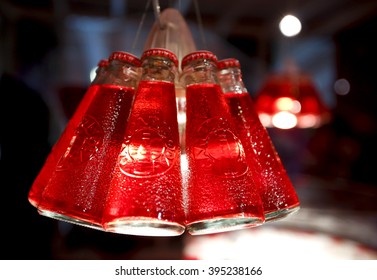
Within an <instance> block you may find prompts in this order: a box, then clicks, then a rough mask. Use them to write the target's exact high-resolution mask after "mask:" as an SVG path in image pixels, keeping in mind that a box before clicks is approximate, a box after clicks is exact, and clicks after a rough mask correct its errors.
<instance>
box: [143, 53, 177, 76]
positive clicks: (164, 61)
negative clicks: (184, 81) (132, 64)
mask: <svg viewBox="0 0 377 280" xmlns="http://www.w3.org/2000/svg"><path fill="white" fill-rule="evenodd" d="M176 72H177V68H176V67H175V65H174V63H173V62H172V61H171V60H170V59H168V58H165V57H154V56H150V57H147V58H145V59H144V60H143V62H142V74H141V80H143V81H165V82H172V83H174V82H175V79H176V77H177V75H176Z"/></svg>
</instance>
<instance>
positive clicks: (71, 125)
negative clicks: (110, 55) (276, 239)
mask: <svg viewBox="0 0 377 280" xmlns="http://www.w3.org/2000/svg"><path fill="white" fill-rule="evenodd" d="M108 64H109V61H108V60H107V59H101V60H100V61H99V62H98V64H97V69H96V76H95V78H94V79H93V81H92V82H91V84H90V85H89V87H88V89H87V90H86V92H85V94H84V96H83V98H82V100H81V101H80V103H79V105H78V107H77V108H76V110H75V112H74V114H73V115H72V117H71V118H70V119H69V121H68V122H67V125H66V127H65V128H64V130H63V132H62V134H61V135H60V137H59V139H58V140H57V142H56V143H55V144H54V146H53V148H52V151H51V152H50V153H49V155H48V157H47V159H46V161H45V164H44V165H43V167H42V169H41V171H40V172H39V174H38V176H37V177H36V179H35V180H34V182H33V185H32V187H31V188H30V190H29V194H28V200H29V202H30V203H31V204H32V205H33V206H34V207H37V206H38V202H39V200H40V197H41V195H42V193H43V190H44V189H45V187H46V185H47V183H48V180H49V179H50V177H51V174H52V173H53V172H54V170H55V167H56V164H57V162H58V160H59V157H58V155H59V154H60V155H62V154H63V151H62V150H61V149H63V150H64V149H65V148H66V145H67V143H68V141H70V140H69V138H70V137H71V135H72V134H73V133H74V130H75V128H76V127H77V125H78V124H79V123H80V121H81V119H82V116H83V115H84V114H85V112H86V109H87V108H88V106H89V104H90V101H91V100H92V98H93V95H94V94H95V92H96V87H95V85H97V84H100V83H101V80H102V76H103V75H104V74H105V73H106V67H107V65H108Z"/></svg>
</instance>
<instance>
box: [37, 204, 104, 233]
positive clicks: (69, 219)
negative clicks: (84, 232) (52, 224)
mask: <svg viewBox="0 0 377 280" xmlns="http://www.w3.org/2000/svg"><path fill="white" fill-rule="evenodd" d="M38 213H39V214H40V215H42V216H45V217H49V218H53V219H56V220H59V221H63V222H68V223H71V224H75V225H79V226H84V227H88V228H91V229H97V230H101V231H104V229H103V227H102V225H100V224H95V223H92V222H89V221H85V220H81V219H78V218H74V217H70V216H67V215H64V214H60V213H56V212H52V211H48V210H43V209H38Z"/></svg>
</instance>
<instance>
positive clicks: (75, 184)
mask: <svg viewBox="0 0 377 280" xmlns="http://www.w3.org/2000/svg"><path fill="white" fill-rule="evenodd" d="M95 87H96V93H95V96H94V97H93V99H92V101H91V102H90V105H89V107H88V109H87V111H86V112H85V114H84V115H83V116H82V118H81V122H80V123H79V124H78V125H77V127H76V129H75V130H73V129H71V128H70V129H69V130H68V131H67V132H66V135H65V138H64V141H65V143H61V144H60V145H59V146H58V148H56V149H55V150H54V153H56V155H54V158H58V160H57V161H56V160H55V161H51V162H50V163H51V164H53V166H51V167H48V170H54V171H53V172H52V174H51V172H47V173H46V174H45V175H46V176H47V177H43V178H42V179H43V180H44V181H45V182H48V184H47V186H46V188H45V190H44V192H43V195H42V198H41V201H40V203H39V205H38V210H39V211H42V212H43V211H49V212H53V213H57V214H59V215H64V216H68V217H71V218H73V219H77V220H80V221H82V222H84V223H85V222H88V223H91V224H98V225H100V224H101V223H102V214H103V207H104V204H105V200H106V196H107V191H108V188H109V184H110V180H111V176H112V173H113V170H114V166H115V164H116V159H117V156H118V154H119V151H120V149H121V146H122V142H123V135H124V131H125V128H126V125H127V119H128V116H129V114H130V110H131V106H132V102H133V98H134V90H133V89H132V88H124V87H120V86H114V85H98V86H95ZM67 139H68V140H69V141H67ZM63 144H65V145H64V146H63ZM52 216H53V215H52Z"/></svg>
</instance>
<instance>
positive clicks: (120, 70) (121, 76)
mask: <svg viewBox="0 0 377 280" xmlns="http://www.w3.org/2000/svg"><path fill="white" fill-rule="evenodd" d="M104 70H105V71H103V72H98V73H97V76H96V78H95V79H94V81H93V82H95V83H96V84H112V85H118V86H126V87H131V88H137V85H138V83H139V80H140V71H139V69H138V67H137V66H135V65H134V64H132V63H129V62H126V61H121V60H112V61H110V63H109V65H108V66H107V67H106V68H105V69H104Z"/></svg>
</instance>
